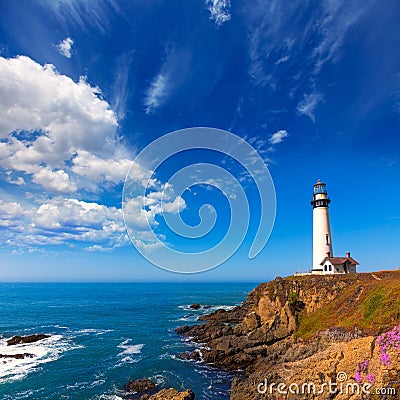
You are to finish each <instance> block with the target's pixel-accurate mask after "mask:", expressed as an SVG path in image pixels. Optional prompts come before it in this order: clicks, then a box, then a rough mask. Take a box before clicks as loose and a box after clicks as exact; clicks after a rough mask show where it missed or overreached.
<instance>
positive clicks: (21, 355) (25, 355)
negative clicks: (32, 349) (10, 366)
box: [0, 353, 36, 360]
mask: <svg viewBox="0 0 400 400" xmlns="http://www.w3.org/2000/svg"><path fill="white" fill-rule="evenodd" d="M33 357H36V356H35V355H34V354H32V353H19V354H0V358H15V359H17V360H23V359H24V358H33Z"/></svg>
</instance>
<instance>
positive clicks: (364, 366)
mask: <svg viewBox="0 0 400 400" xmlns="http://www.w3.org/2000/svg"><path fill="white" fill-rule="evenodd" d="M368 367H369V360H364V361H361V362H360V363H358V367H357V372H356V374H355V375H354V380H355V381H356V382H357V383H361V382H362V381H363V377H362V373H363V372H364V373H367V372H368ZM365 379H366V380H367V382H369V383H374V382H375V376H374V374H368V373H367V375H366V376H365Z"/></svg>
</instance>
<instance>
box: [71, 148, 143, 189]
mask: <svg viewBox="0 0 400 400" xmlns="http://www.w3.org/2000/svg"><path fill="white" fill-rule="evenodd" d="M72 163H73V166H72V171H73V172H74V173H76V174H77V175H80V176H84V177H86V178H87V179H88V180H89V181H90V182H93V183H99V182H102V181H108V182H112V183H114V184H118V183H121V182H123V181H124V179H125V177H126V174H127V173H128V170H129V168H130V167H131V166H132V164H133V163H132V161H131V160H129V159H127V158H124V159H120V160H118V159H113V158H110V159H105V158H100V157H97V156H96V155H94V154H92V153H90V152H88V151H85V150H79V151H78V152H77V155H76V156H75V157H74V158H73V160H72ZM132 168H133V171H134V172H135V176H136V177H137V178H138V179H140V178H142V177H144V176H145V175H147V174H146V173H145V170H144V169H142V168H140V166H138V165H137V164H135V166H134V167H132ZM131 175H132V176H133V172H131Z"/></svg>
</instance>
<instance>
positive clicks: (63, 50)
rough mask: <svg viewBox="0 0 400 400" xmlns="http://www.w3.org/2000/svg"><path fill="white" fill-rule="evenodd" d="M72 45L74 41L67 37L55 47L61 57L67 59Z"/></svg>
mask: <svg viewBox="0 0 400 400" xmlns="http://www.w3.org/2000/svg"><path fill="white" fill-rule="evenodd" d="M73 44H74V41H73V40H72V39H71V38H70V37H67V38H65V39H64V40H62V41H61V42H60V43H59V44H58V45H57V46H56V47H57V49H58V52H59V53H60V54H61V55H63V56H64V57H67V58H71V49H72V45H73Z"/></svg>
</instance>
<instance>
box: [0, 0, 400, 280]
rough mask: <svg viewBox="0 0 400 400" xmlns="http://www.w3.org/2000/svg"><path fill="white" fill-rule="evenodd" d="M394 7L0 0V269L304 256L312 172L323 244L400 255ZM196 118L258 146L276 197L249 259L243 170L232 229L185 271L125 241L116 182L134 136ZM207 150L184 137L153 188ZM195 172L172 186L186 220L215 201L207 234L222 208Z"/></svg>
mask: <svg viewBox="0 0 400 400" xmlns="http://www.w3.org/2000/svg"><path fill="white" fill-rule="evenodd" d="M399 19H400V5H399V4H398V2H396V1H389V0H384V1H361V0H357V1H356V0H352V1H344V0H343V1H342V0H337V1H307V2H300V1H290V2H289V1H288V2H285V1H281V0H276V1H269V2H264V1H255V0H251V1H250V0H249V1H247V0H244V1H229V0H213V1H212V0H190V1H189V0H181V1H177V0H169V1H151V0H136V1H118V0H104V1H95V0H91V1H83V0H80V1H79V0H68V1H67V0H66V1H61V0H57V1H54V0H48V1H46V0H36V1H34V0H26V1H24V2H12V1H6V0H0V255H1V261H0V263H1V268H0V280H2V281H20V280H22V281H23V280H27V281H30V280H33V281H47V280H48V281H57V280H61V281H124V280H155V281H164V280H172V281H193V280H203V281H208V280H210V281H211V280H246V281H262V280H267V279H270V278H273V277H275V276H277V275H281V276H283V275H289V274H291V273H293V272H294V271H296V270H305V269H307V268H309V267H310V266H311V234H312V232H311V216H312V209H311V206H310V204H309V202H310V199H311V195H312V185H313V184H314V183H315V181H316V180H317V179H318V178H321V179H323V180H324V181H325V182H326V183H327V188H328V192H329V194H330V197H331V199H332V203H331V208H330V215H331V224H332V240H333V251H334V253H335V254H337V255H341V254H344V253H345V252H346V251H349V250H350V251H351V252H352V255H353V256H354V258H356V259H357V260H358V261H359V262H360V269H361V270H363V271H371V270H377V269H383V268H397V267H399V266H400V262H399V255H400V250H399V248H400V247H399V246H398V241H399V237H400V202H399V200H398V199H399V196H400V185H399V178H400V155H399V154H400V153H399V149H400V135H399V122H400V53H399V51H398V43H400V31H399V30H398V29H397V25H398V21H399ZM196 126H207V127H214V128H219V129H224V130H227V131H230V132H233V133H235V134H236V135H238V136H240V137H242V138H244V139H246V140H247V141H248V142H249V143H251V144H252V145H253V146H254V147H255V149H256V150H257V151H258V152H259V154H260V155H261V157H262V158H263V159H264V161H265V163H266V164H267V165H268V168H269V171H270V173H271V176H272V179H273V181H274V184H275V190H276V205H277V213H276V221H275V226H274V229H273V231H272V234H271V237H270V240H269V242H268V243H267V245H266V246H265V248H264V250H263V251H262V252H261V253H260V254H259V255H258V256H257V257H256V258H255V259H253V260H248V258H247V255H248V251H249V247H250V245H251V241H252V236H254V233H255V230H256V227H257V218H258V216H259V213H260V204H259V202H258V200H257V199H258V198H259V197H257V196H258V195H257V193H256V190H255V186H254V182H252V181H250V182H247V183H246V184H245V185H244V189H245V192H246V194H247V196H248V198H249V199H250V200H249V204H250V211H251V212H252V219H251V220H250V227H249V232H248V235H247V236H246V238H245V240H244V242H243V245H242V246H241V247H240V249H239V250H238V251H237V252H236V253H235V254H234V255H233V257H231V258H230V259H229V260H228V261H227V262H225V263H224V264H223V265H221V266H219V267H218V268H216V269H214V270H212V271H209V272H206V273H201V274H197V275H190V276H183V275H179V274H173V273H170V272H166V271H163V270H161V269H159V268H156V267H155V266H153V265H152V264H150V263H148V262H147V261H146V260H145V259H144V258H143V257H142V256H141V255H140V254H139V253H138V252H137V250H136V249H135V248H134V247H133V246H132V244H131V243H130V241H129V239H128V237H127V234H126V229H125V226H124V223H123V218H122V211H121V207H122V204H121V193H122V187H123V182H124V178H125V176H126V173H127V171H128V169H129V167H130V166H131V165H132V161H133V160H134V159H135V157H136V155H137V154H138V153H139V152H140V151H141V150H143V149H144V148H145V147H146V146H147V145H149V144H150V143H151V142H152V141H154V140H156V139H157V138H159V137H161V136H162V135H164V134H167V133H169V132H172V131H175V130H177V129H183V128H188V127H196ZM204 160H207V162H214V163H216V164H217V165H219V166H222V167H223V166H224V165H226V164H225V163H226V160H225V158H223V157H220V156H218V155H216V154H213V153H212V154H211V155H210V154H208V155H207V154H203V153H201V152H197V153H196V152H187V153H184V154H181V155H180V156H179V157H178V158H176V159H175V160H173V161H171V162H170V163H166V164H165V165H164V167H163V169H162V170H160V171H159V173H158V175H157V179H158V182H159V184H160V187H161V188H162V187H163V185H165V182H166V181H167V180H168V178H169V177H170V176H172V175H173V174H174V173H175V172H176V171H177V170H179V169H180V168H183V167H184V166H186V165H190V164H191V163H193V162H202V161H204ZM231 164H232V165H230V167H229V171H230V172H231V173H232V174H234V175H236V176H238V177H240V176H241V174H242V173H243V171H242V170H241V168H240V166H238V165H236V164H235V163H231ZM140 168H144V167H143V166H140V165H139V166H137V170H135V171H136V172H137V175H138V176H141V175H140V171H141V169H140ZM226 168H228V167H226ZM205 186H206V185H203V186H200V185H197V187H196V192H195V193H196V195H194V192H191V191H186V192H185V193H184V195H183V196H182V198H183V200H184V202H185V207H184V210H183V211H182V218H183V219H185V220H186V222H187V223H189V224H197V223H198V209H199V207H200V206H201V204H203V203H204V202H210V203H211V204H213V205H214V206H215V208H216V209H217V211H219V213H218V216H219V217H220V219H219V220H218V223H217V225H216V226H215V229H214V230H213V232H212V235H211V237H209V238H208V239H206V242H205V244H206V245H207V244H209V243H214V242H217V241H218V240H219V239H221V237H223V234H224V230H226V226H227V225H226V224H227V220H228V219H229V215H230V214H229V211H227V210H226V207H224V206H226V205H227V204H226V201H225V200H224V199H223V197H221V193H219V191H218V190H216V189H215V188H214V189H212V188H211V190H210V188H209V187H205ZM174 200H175V199H174V198H172V199H171V202H170V203H171V204H170V211H171V213H172V214H174V215H176V213H177V210H176V209H175V208H174V205H176V203H174ZM224 201H225V203H224ZM156 219H157V221H158V222H159V223H160V226H161V227H163V224H162V215H156ZM140 240H143V237H142V238H140ZM166 240H167V241H169V242H171V241H172V245H173V246H177V247H179V248H185V245H187V246H188V248H189V247H190V248H192V247H193V246H194V247H195V245H193V244H192V243H191V244H190V245H189V244H187V243H186V242H185V241H184V240H182V239H180V238H174V237H173V236H168V235H167V236H166ZM207 240H208V241H207ZM203 245H204V242H203V243H202V244H201V245H199V246H200V247H199V248H202V247H201V246H203Z"/></svg>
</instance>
